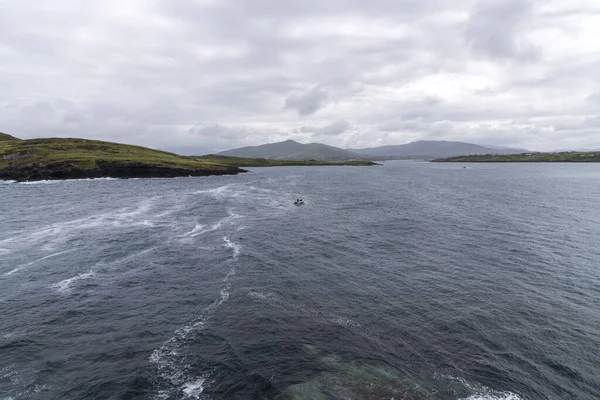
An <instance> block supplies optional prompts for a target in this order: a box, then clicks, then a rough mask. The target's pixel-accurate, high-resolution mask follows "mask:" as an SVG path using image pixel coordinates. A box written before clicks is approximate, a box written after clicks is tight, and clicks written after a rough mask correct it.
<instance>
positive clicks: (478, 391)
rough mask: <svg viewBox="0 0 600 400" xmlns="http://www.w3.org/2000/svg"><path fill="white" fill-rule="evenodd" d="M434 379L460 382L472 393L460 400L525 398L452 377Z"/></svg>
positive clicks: (436, 375)
mask: <svg viewBox="0 0 600 400" xmlns="http://www.w3.org/2000/svg"><path fill="white" fill-rule="evenodd" d="M434 379H436V380H439V381H453V382H458V383H459V384H461V385H462V386H463V387H464V388H465V389H467V391H468V392H471V394H470V395H469V396H467V397H462V398H461V399H460V400H523V398H522V397H521V396H519V395H518V394H516V393H512V392H506V391H499V390H494V389H491V388H488V387H486V386H483V385H480V384H478V383H472V382H468V381H467V380H466V379H464V378H460V377H456V376H452V375H445V374H435V375H434Z"/></svg>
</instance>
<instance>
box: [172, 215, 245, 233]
mask: <svg viewBox="0 0 600 400" xmlns="http://www.w3.org/2000/svg"><path fill="white" fill-rule="evenodd" d="M238 218H241V216H240V215H238V214H236V213H235V212H234V211H233V210H229V211H228V216H227V217H225V218H221V219H220V220H218V221H217V222H215V223H214V224H212V225H211V226H209V227H206V226H205V225H202V224H196V225H195V226H194V228H193V229H192V230H191V231H189V232H187V233H185V234H183V235H182V236H181V237H196V236H200V235H202V234H204V233H207V232H214V231H217V230H219V229H221V228H222V227H223V226H226V225H228V224H230V223H231V222H233V221H234V220H236V219H238Z"/></svg>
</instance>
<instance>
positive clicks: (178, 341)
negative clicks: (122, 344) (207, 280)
mask: <svg viewBox="0 0 600 400" xmlns="http://www.w3.org/2000/svg"><path fill="white" fill-rule="evenodd" d="M223 240H224V241H225V246H226V247H228V248H231V249H233V252H234V255H233V258H232V261H235V259H236V258H237V256H238V255H239V253H240V251H241V246H239V245H238V244H235V243H233V242H232V241H230V240H229V239H228V238H227V237H224V238H223ZM233 275H235V264H234V265H233V266H232V267H231V269H230V270H229V272H228V273H227V275H225V278H223V283H224V287H223V289H221V291H220V293H219V295H220V296H219V297H218V298H216V299H215V300H214V301H213V302H212V303H211V304H210V305H209V306H207V307H206V308H204V310H202V312H201V313H200V315H199V316H198V317H197V318H196V319H194V320H193V321H191V322H190V323H188V324H187V325H185V326H182V327H181V328H179V329H177V330H176V331H175V333H174V335H173V336H172V337H171V338H170V339H169V340H167V341H166V342H164V343H163V345H162V346H161V347H160V348H158V349H156V350H154V351H153V352H152V354H151V355H150V362H151V363H153V364H154V365H156V368H157V370H158V374H159V375H160V377H161V378H162V379H163V381H164V383H165V384H167V385H169V386H170V388H162V389H161V390H159V391H158V392H157V394H156V396H155V398H157V399H166V398H169V397H170V396H172V395H174V394H179V395H181V394H183V395H184V396H186V397H187V398H199V396H200V394H201V393H202V391H203V390H204V385H205V384H206V382H207V380H208V379H209V375H208V374H205V375H203V376H194V375H193V374H192V373H190V372H189V365H188V364H187V363H186V362H185V360H182V358H181V356H180V353H181V350H182V349H183V348H184V347H185V346H186V345H187V344H188V343H189V341H190V340H192V339H193V335H194V334H195V333H196V332H198V331H200V330H202V329H204V327H205V326H206V323H207V322H208V321H209V320H210V319H211V318H212V316H213V315H214V313H215V312H216V310H217V309H218V307H219V306H220V305H221V304H223V303H224V302H226V301H227V300H229V290H230V288H231V283H230V282H229V279H230V278H231V276H233Z"/></svg>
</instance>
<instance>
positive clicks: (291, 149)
mask: <svg viewBox="0 0 600 400" xmlns="http://www.w3.org/2000/svg"><path fill="white" fill-rule="evenodd" d="M219 155H222V156H229V157H242V158H270V159H275V160H352V159H362V158H363V157H361V156H360V155H358V154H356V153H353V152H350V151H348V150H344V149H340V148H338V147H333V146H328V145H326V144H321V143H309V144H302V143H298V142H296V141H294V140H286V141H285V142H278V143H268V144H263V145H260V146H248V147H241V148H238V149H233V150H227V151H223V152H221V153H219Z"/></svg>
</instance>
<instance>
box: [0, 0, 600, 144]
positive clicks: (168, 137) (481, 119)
mask: <svg viewBox="0 0 600 400" xmlns="http://www.w3.org/2000/svg"><path fill="white" fill-rule="evenodd" d="M599 38H600V2H598V1H592V0H536V1H528V0H480V1H474V0H368V1H367V0H285V1H284V0H118V1H112V0H107V1H82V0H43V1H40V0H18V1H15V0H0V131H4V132H6V133H10V134H13V135H15V136H19V137H22V138H33V137H48V136H71V137H86V138H93V139H104V140H111V141H119V142H125V143H134V144H141V145H145V146H151V147H155V148H162V149H169V150H175V151H180V152H186V153H197V152H203V151H216V150H224V149H228V148H232V147H238V146H243V145H254V144H262V143H264V142H273V141H279V140H286V139H295V140H298V141H301V142H309V141H317V142H323V143H327V144H331V145H335V146H341V147H370V146H377V145H384V144H402V143H407V142H410V141H413V140H418V139H433V140H441V139H446V140H462V141H468V142H474V143H479V144H493V145H505V146H519V147H526V148H529V149H533V150H554V149H565V148H571V149H580V148H600V40H599Z"/></svg>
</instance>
